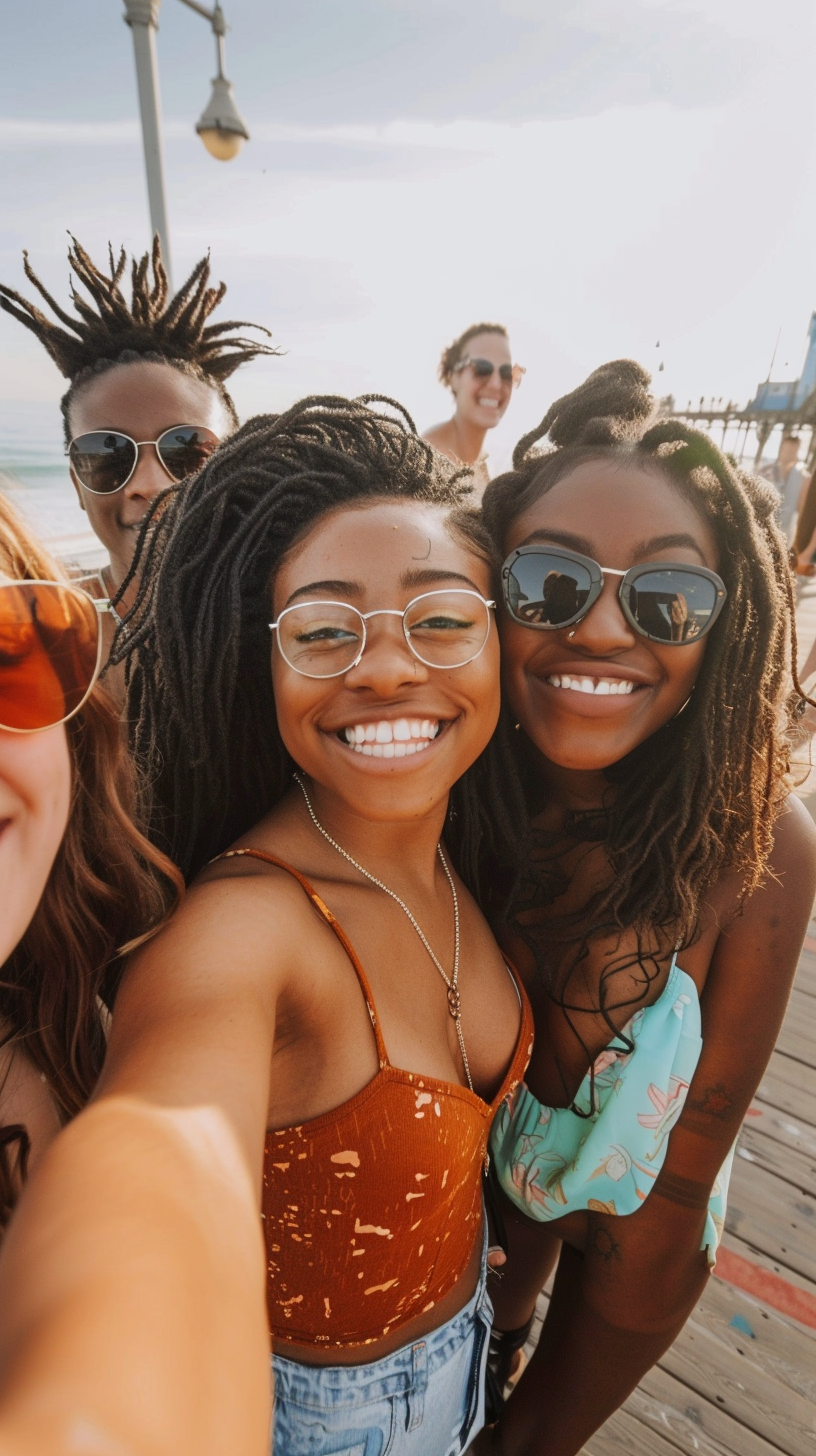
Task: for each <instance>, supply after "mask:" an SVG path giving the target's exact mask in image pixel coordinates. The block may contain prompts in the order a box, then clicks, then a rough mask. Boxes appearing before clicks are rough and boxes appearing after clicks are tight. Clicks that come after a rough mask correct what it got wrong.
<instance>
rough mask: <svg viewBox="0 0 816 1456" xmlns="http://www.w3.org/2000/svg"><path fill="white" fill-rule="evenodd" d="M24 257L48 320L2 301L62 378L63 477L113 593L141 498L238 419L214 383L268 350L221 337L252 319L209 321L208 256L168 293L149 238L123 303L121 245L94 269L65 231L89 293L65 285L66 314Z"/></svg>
mask: <svg viewBox="0 0 816 1456" xmlns="http://www.w3.org/2000/svg"><path fill="white" fill-rule="evenodd" d="M23 257H24V260H25V261H24V267H25V273H26V277H27V278H28V279H29V282H30V283H32V284H33V285H34V287H35V288H36V289H37V290H38V292H39V293H40V294H41V296H42V298H43V299H44V300H45V302H46V303H47V304H48V305H49V307H50V308H51V310H52V312H53V313H54V315H55V317H56V320H57V321H55V320H53V319H49V318H48V317H47V316H46V315H45V314H44V313H42V312H41V310H40V309H39V308H37V307H36V305H35V304H33V303H31V302H29V301H28V300H27V299H25V298H23V297H22V296H21V295H20V294H19V293H17V292H16V291H15V290H14V289H13V288H8V287H6V286H5V285H4V284H0V307H2V308H3V309H5V311H6V313H9V314H11V315H12V317H13V318H16V319H18V320H19V322H20V323H21V324H23V325H24V326H25V327H26V328H27V329H29V330H30V331H31V333H33V334H34V336H35V338H37V339H39V341H40V343H41V344H42V345H43V346H44V348H45V349H46V350H47V352H48V354H49V355H50V356H51V358H52V359H53V361H54V363H55V364H56V366H57V368H58V369H59V371H60V373H61V374H63V375H64V376H65V378H66V379H68V380H69V381H70V384H69V388H68V391H67V393H66V394H65V395H64V396H63V398H62V400H61V404H60V408H61V410H62V419H63V425H64V431H65V446H66V451H67V453H68V457H69V461H70V466H69V468H70V475H71V480H72V482H73V486H74V489H75V491H76V493H77V497H78V499H79V504H80V506H81V507H82V509H83V511H86V512H87V515H88V519H89V521H90V523H91V526H92V528H93V530H94V532H95V533H96V535H97V536H98V537H99V540H100V541H101V542H102V544H103V546H105V548H106V549H107V551H108V553H109V562H108V565H107V566H106V567H105V568H104V569H103V572H102V579H103V585H104V590H105V593H106V595H107V596H108V597H110V598H115V597H116V594H117V593H118V592H119V590H120V589H121V587H122V585H123V582H124V581H125V579H126V577H127V575H128V572H129V570H130V564H131V561H132V558H133V552H134V548H135V543H136V536H137V533H138V530H139V527H140V525H141V522H142V520H143V518H144V515H145V513H146V511H147V509H148V507H149V506H150V503H151V501H153V500H154V499H155V497H156V496H157V495H158V494H159V493H160V492H161V491H163V490H166V488H167V487H168V486H169V485H172V484H173V483H174V482H175V481H178V480H182V479H184V478H185V477H186V476H188V475H191V474H192V473H193V472H194V471H196V470H198V469H199V468H200V466H201V465H203V463H204V461H205V460H206V459H207V457H208V456H209V455H211V454H212V452H213V450H214V449H215V447H216V445H217V444H218V442H219V440H222V439H224V438H225V436H227V435H229V434H231V433H232V431H233V429H235V427H236V426H237V424H238V416H237V414H236V411H235V406H234V404H233V402H232V400H231V398H230V396H229V394H228V393H227V390H226V388H225V385H224V381H225V380H226V379H228V378H229V377H230V375H231V374H233V373H234V372H235V370H236V369H237V368H238V367H239V366H240V365H241V364H244V363H247V362H248V361H249V360H251V359H254V358H256V356H257V355H259V354H274V353H276V352H277V351H276V350H275V349H273V348H272V347H271V346H269V345H267V344H264V343H261V342H256V341H254V340H250V339H246V338H243V337H242V336H241V335H240V334H235V333H233V332H231V331H232V330H235V329H241V328H245V327H252V328H260V327H261V326H260V325H246V324H244V323H237V322H234V321H228V322H224V323H216V324H213V323H208V319H209V318H210V315H211V314H212V313H213V311H214V309H215V308H216V307H217V305H218V304H219V303H220V302H221V299H222V298H223V297H224V294H225V292H226V284H225V283H220V284H219V285H218V286H217V287H215V286H212V287H211V286H210V282H209V280H210V262H209V257H205V258H202V259H200V261H199V262H198V263H197V264H196V266H195V268H194V269H193V271H192V273H191V274H190V276H189V278H188V279H187V281H186V283H184V284H183V285H182V287H181V288H180V289H179V290H178V292H177V293H176V294H175V295H174V296H173V297H172V298H171V297H169V296H168V292H169V290H168V282H167V274H166V272H165V270H164V266H163V264H162V260H161V250H160V247H159V239H158V236H157V237H156V238H155V239H154V241H153V250H152V254H148V253H145V254H144V256H143V257H141V258H139V259H137V258H133V259H132V262H131V269H130V274H131V300H130V303H129V304H128V302H127V299H126V298H125V295H124V293H123V291H122V288H121V284H122V280H123V278H124V275H125V271H126V268H127V255H126V253H125V250H124V248H122V249H121V251H120V253H119V257H118V258H116V259H115V258H114V254H113V250H112V249H111V250H110V254H109V263H110V268H109V272H108V273H104V272H102V271H101V270H100V269H99V268H97V267H96V266H95V264H94V263H93V262H92V261H91V259H90V258H89V256H88V254H87V253H86V252H85V249H84V248H83V247H81V245H80V244H79V243H78V242H77V241H76V239H75V238H72V240H71V247H70V248H69V251H68V262H69V264H70V266H71V267H72V269H73V270H74V273H75V275H76V277H77V279H78V280H79V282H80V283H81V284H82V286H83V287H84V288H85V290H86V291H87V293H88V294H89V295H90V299H91V302H90V303H89V302H88V301H87V300H86V299H85V298H84V297H83V296H82V295H81V294H80V293H78V292H77V290H76V288H75V286H74V284H73V283H72V284H71V289H70V292H71V301H72V303H73V307H74V314H73V315H72V314H70V313H66V311H65V310H64V309H63V308H61V307H60V305H59V304H58V303H57V302H56V301H55V299H54V298H52V297H51V295H50V293H48V291H47V290H46V288H45V287H44V285H43V284H42V283H41V282H40V279H39V278H38V277H37V275H36V273H35V272H34V270H33V269H32V267H31V264H30V263H29V260H28V255H27V254H25V253H24V255H23ZM151 272H152V277H151ZM262 332H263V333H267V332H268V330H266V329H262Z"/></svg>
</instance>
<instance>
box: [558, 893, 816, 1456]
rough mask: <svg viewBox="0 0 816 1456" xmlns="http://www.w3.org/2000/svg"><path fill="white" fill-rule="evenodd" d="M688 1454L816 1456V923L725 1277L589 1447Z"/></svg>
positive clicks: (733, 1208)
mask: <svg viewBox="0 0 816 1456" xmlns="http://www.w3.org/2000/svg"><path fill="white" fill-rule="evenodd" d="M545 1310H546V1294H543V1295H542V1296H541V1299H540V1301H539V1314H540V1315H541V1316H542V1317H543V1314H544V1311H545ZM539 1328H540V1325H539V1323H538V1321H537V1322H536V1328H535V1329H534V1331H533V1336H532V1339H531V1341H530V1348H532V1346H533V1345H534V1343H535V1341H536V1339H537V1337H538V1329H539ZM678 1452H683V1453H688V1456H779V1453H780V1452H782V1453H785V1456H816V918H814V920H813V921H812V922H811V926H810V933H809V936H808V940H807V941H806V943H805V949H804V951H803V952H802V958H801V961H800V964H799V970H798V973H797V977H796V984H795V988H794V992H793V995H792V996H791V1002H790V1005H789V1007H788V1013H787V1016H786V1018H785V1024H784V1026H783V1029H782V1033H781V1035H780V1038H779V1042H778V1044H777V1048H776V1051H775V1052H774V1054H773V1057H772V1058H771V1062H770V1065H769V1067H768V1070H767V1073H766V1075H765V1076H764V1077H763V1079H762V1082H761V1084H760V1087H759V1090H758V1092H757V1096H756V1097H755V1099H754V1101H753V1103H752V1105H751V1108H750V1111H749V1114H748V1117H747V1118H746V1120H745V1124H744V1127H743V1130H742V1133H741V1134H740V1139H739V1143H738V1145H737V1157H736V1158H735V1160H734V1171H733V1175H732V1178H731V1190H730V1196H729V1207H728V1217H727V1219H726V1233H725V1236H724V1239H723V1245H722V1250H721V1254H720V1257H719V1259H718V1263H717V1270H716V1272H715V1274H714V1277H713V1278H712V1279H711V1280H710V1281H709V1284H708V1288H707V1289H706V1292H705V1294H704V1296H703V1298H702V1300H701V1301H700V1303H699V1305H698V1306H697V1309H696V1310H695V1311H694V1313H693V1315H692V1316H691V1318H690V1320H689V1321H688V1323H687V1325H686V1327H685V1329H684V1330H683V1332H682V1333H681V1334H680V1336H679V1337H678V1339H677V1340H676V1341H675V1343H674V1345H673V1346H672V1348H671V1349H670V1350H669V1351H668V1353H667V1354H666V1355H665V1356H664V1357H663V1359H662V1360H661V1361H660V1363H659V1364H658V1365H657V1366H656V1367H655V1369H654V1370H652V1371H650V1373H649V1374H648V1375H647V1376H646V1378H645V1379H644V1380H643V1381H642V1382H641V1384H640V1386H639V1387H638V1389H637V1390H636V1391H635V1392H634V1394H633V1395H632V1396H630V1398H629V1400H628V1401H627V1402H626V1404H625V1405H624V1407H623V1408H622V1410H620V1411H618V1412H617V1414H616V1415H614V1416H613V1417H612V1419H611V1420H609V1421H607V1423H606V1425H605V1426H604V1427H603V1428H602V1430H600V1431H599V1432H598V1433H597V1435H595V1436H593V1438H592V1440H591V1441H590V1442H589V1443H588V1445H587V1446H585V1448H584V1456H678Z"/></svg>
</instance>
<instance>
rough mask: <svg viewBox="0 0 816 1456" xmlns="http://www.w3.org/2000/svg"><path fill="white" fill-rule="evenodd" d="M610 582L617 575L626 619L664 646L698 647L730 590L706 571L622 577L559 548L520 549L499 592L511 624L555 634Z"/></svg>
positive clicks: (663, 565)
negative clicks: (695, 644)
mask: <svg viewBox="0 0 816 1456" xmlns="http://www.w3.org/2000/svg"><path fill="white" fill-rule="evenodd" d="M605 576H619V577H620V578H621V583H620V587H619V588H618V599H619V601H620V604H621V610H622V612H623V615H624V617H625V618H626V620H627V622H628V623H629V625H630V626H631V627H634V629H635V631H636V632H639V633H640V635H641V636H642V637H648V639H649V641H650V642H661V643H663V645H664V646H666V647H669V646H671V647H682V646H685V645H686V644H688V643H690V642H699V641H700V638H701V637H704V636H705V634H706V632H710V630H711V628H712V627H713V626H714V623H715V622H716V620H717V618H718V616H719V615H720V612H721V611H722V609H723V607H724V605H725V599H726V596H727V592H726V589H725V583H724V582H723V581H722V580H721V579H720V577H719V576H717V573H716V572H714V571H709V570H708V569H707V567H705V566H686V565H685V564H682V563H679V562H673V561H644V562H642V563H641V564H640V565H639V566H630V568H629V570H628V571H617V570H615V569H614V568H613V567H611V566H599V565H598V562H597V561H593V560H592V558H591V557H590V556H581V555H580V553H579V552H577V551H565V550H563V549H562V548H561V547H559V546H520V547H519V548H518V550H517V551H513V552H512V553H511V555H510V556H508V558H507V560H506V561H505V563H504V566H503V567H502V590H503V593H504V600H505V603H506V605H507V610H508V612H509V613H510V616H511V617H512V618H513V621H514V622H520V623H521V625H522V626H523V627H533V628H535V629H536V630H537V631H542V632H557V631H560V629H561V628H562V627H572V626H573V625H574V624H575V623H576V622H580V621H581V620H582V619H583V618H584V617H585V616H586V614H587V612H588V611H589V609H590V607H592V606H593V605H594V604H595V602H597V600H598V598H599V596H600V595H601V592H602V591H603V584H604V577H605Z"/></svg>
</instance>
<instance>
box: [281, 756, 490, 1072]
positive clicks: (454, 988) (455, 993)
mask: <svg viewBox="0 0 816 1456" xmlns="http://www.w3.org/2000/svg"><path fill="white" fill-rule="evenodd" d="M295 783H296V784H297V786H298V788H299V789H300V792H301V793H302V795H303V797H304V799H305V800H306V808H307V809H308V811H309V818H310V819H311V821H312V823H313V824H314V827H315V829H318V830H319V831H320V833H321V834H322V835H323V838H324V839H325V840H327V842H328V843H329V844H330V845H331V847H332V849H336V850H337V853H338V854H342V856H343V859H346V860H348V862H349V864H350V865H353V866H354V868H355V869H356V870H358V871H359V873H360V874H361V875H364V876H365V878H366V879H367V880H370V881H371V883H372V885H376V886H377V889H378V890H384V891H385V893H386V895H390V896H391V899H392V900H396V902H397V904H398V905H399V907H400V909H401V910H402V911H404V913H405V914H406V915H407V916H408V919H409V920H410V922H411V924H412V925H413V927H414V930H415V931H416V933H417V935H418V936H419V938H420V940H421V941H422V944H423V945H424V947H425V949H426V951H427V952H428V955H429V956H430V958H431V960H432V961H433V963H434V965H435V966H436V969H437V970H438V972H439V974H440V976H441V977H442V980H443V981H444V982H445V985H446V986H447V988H448V1011H449V1012H450V1014H451V1016H452V1017H453V1022H454V1026H455V1027H456V1035H457V1038H458V1040H459V1050H460V1052H461V1053H462V1062H463V1064H464V1068H465V1076H466V1077H467V1084H468V1087H469V1088H470V1090H471V1092H474V1091H475V1088H474V1086H473V1079H472V1077H471V1075H470V1063H469V1061H468V1056H467V1052H466V1051H465V1038H464V1037H463V1035H462V999H461V996H460V994H459V896H458V895H457V893H456V886H455V884H454V883H453V875H452V874H451V872H450V870H449V869H448V862H447V860H446V859H445V856H444V854H443V852H442V845H441V844H438V845H437V846H436V852H437V854H438V855H439V859H440V862H441V865H442V868H443V870H444V871H445V875H446V877H447V881H448V884H449V885H450V888H451V896H452V897H453V975H452V976H448V975H446V974H445V972H444V970H443V969H442V966H441V965H440V962H439V958H438V957H437V956H436V955H435V953H434V952H433V950H432V949H431V947H430V945H429V944H428V941H427V938H426V936H425V932H424V931H423V929H422V926H421V925H420V924H419V921H418V920H417V919H416V917H415V916H414V915H413V914H412V913H411V911H410V910H409V909H408V906H407V905H406V903H405V901H404V900H401V899H400V897H399V895H397V894H396V893H395V891H394V890H391V889H389V888H388V885H384V884H383V882H382V880H378V879H377V876H376V875H372V873H371V871H370V870H367V869H365V868H364V866H363V865H361V864H359V863H358V861H357V860H356V859H354V858H353V857H352V856H351V855H350V854H349V852H348V850H347V849H344V848H343V846H342V844H338V843H337V840H336V839H332V837H331V835H330V834H329V832H328V830H326V829H324V828H323V825H322V824H321V822H320V820H319V819H318V817H317V815H316V814H315V811H314V809H313V808H312V801H311V799H310V798H309V795H308V794H307V792H306V785H305V784H304V782H303V780H302V779H301V777H300V775H299V774H295Z"/></svg>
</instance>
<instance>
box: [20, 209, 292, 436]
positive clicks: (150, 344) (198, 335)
mask: <svg viewBox="0 0 816 1456" xmlns="http://www.w3.org/2000/svg"><path fill="white" fill-rule="evenodd" d="M108 251H109V266H110V272H109V273H108V274H105V273H102V272H101V271H100V270H99V269H98V268H97V267H96V265H95V264H94V263H92V262H91V259H90V258H89V257H88V254H87V253H86V252H85V249H84V248H83V247H82V246H81V244H80V243H78V242H77V240H76V238H74V237H72V238H71V246H70V248H69V249H68V262H69V264H70V266H71V268H72V269H73V270H74V273H75V274H76V276H77V278H78V279H79V282H80V283H81V284H82V285H83V287H84V288H85V290H86V292H87V293H88V294H89V295H90V299H91V302H90V303H88V301H87V300H86V299H85V298H83V297H82V295H81V294H79V293H78V292H77V290H76V288H75V287H74V284H73V281H72V282H71V285H70V292H71V302H72V303H73V306H74V316H71V314H69V313H66V312H65V310H64V309H63V308H61V307H60V305H59V304H58V303H57V302H56V300H55V299H54V298H52V297H51V294H50V293H49V292H48V291H47V289H46V288H45V286H44V285H43V284H42V283H41V282H40V280H39V278H38V277H37V275H36V273H35V272H34V270H33V268H32V267H31V264H30V263H29V261H28V253H26V252H24V253H23V260H24V264H23V266H24V268H25V274H26V277H27V278H28V280H29V282H30V283H32V284H33V285H34V287H35V288H36V289H37V291H38V292H39V294H40V295H41V297H42V298H43V299H44V300H45V302H46V303H47V304H48V306H49V307H50V308H51V310H52V312H53V313H54V314H55V315H56V318H57V319H58V320H59V323H55V322H54V321H53V320H52V319H49V318H47V317H46V315H45V314H44V313H42V312H41V311H40V309H39V308H37V307H36V305H35V304H33V303H30V302H29V301H28V299H25V298H23V297H22V295H21V294H19V293H17V292H16V291H15V290H14V289H13V288H8V287H6V285H5V284H3V283H0V308H3V309H5V311H6V313H10V314H11V316H12V318H16V319H17V320H18V321H19V322H20V323H21V324H23V325H24V326H25V328H27V329H30V331H31V333H32V334H34V336H35V338H37V339H39V341H40V343H41V344H42V345H43V347H44V348H45V349H46V350H47V352H48V353H49V354H50V356H51V358H52V359H53V361H54V363H55V364H56V366H57V368H58V369H59V371H60V373H61V374H63V375H64V376H65V378H66V379H69V380H70V382H71V383H70V388H69V389H68V392H67V393H66V394H65V395H64V396H63V398H62V400H61V401H60V408H61V410H62V418H63V424H64V428H65V443H66V445H67V444H68V443H70V439H71V428H70V425H69V418H68V417H69V412H70V408H71V402H72V400H73V398H74V396H75V394H76V393H77V390H79V389H81V388H82V386H83V385H84V384H87V382H88V381H89V380H90V379H93V378H94V377H95V376H96V375H99V374H103V373H105V372H106V370H108V369H113V368H115V366H116V365H117V364H133V363H136V362H137V361H139V360H141V359H145V360H148V361H149V362H151V363H161V364H170V365H172V366H173V368H175V369H179V370H181V372H182V373H184V374H190V375H192V376H193V377H194V378H196V379H201V380H203V381H204V383H206V384H209V385H210V386H211V387H212V388H213V389H214V390H215V391H216V393H217V394H218V395H220V397H221V399H222V400H223V402H224V405H225V407H226V409H227V412H228V414H229V416H230V419H231V420H232V422H233V424H236V425H237V423H238V416H237V414H236V411H235V405H234V404H233V402H232V400H231V398H230V396H229V394H228V393H227V391H226V389H225V387H224V380H225V379H228V378H229V376H230V375H231V374H233V373H234V372H235V370H236V369H237V368H238V367H239V366H240V365H241V364H246V363H248V362H249V360H250V359H254V358H256V357H257V355H259V354H277V352H278V350H277V349H274V348H272V347H271V345H269V344H264V343H261V342H260V341H256V340H254V339H246V338H243V337H242V336H241V335H240V334H235V333H233V332H232V330H235V329H244V328H253V329H260V331H261V333H264V334H268V333H269V330H268V329H264V328H262V326H261V325H260V324H247V323H245V322H237V321H235V320H229V321H227V322H224V323H218V324H208V323H207V320H208V318H209V317H210V314H211V313H212V312H213V310H214V309H215V308H217V306H218V304H219V303H220V302H221V299H222V298H223V297H224V294H225V293H226V291H227V285H226V283H219V284H218V285H217V287H215V286H214V287H210V283H209V280H210V260H209V256H208V257H205V258H201V259H200V260H199V262H198V263H196V265H195V268H194V269H193V271H192V273H191V274H190V276H189V278H188V279H187V281H186V283H183V284H182V286H181V288H180V289H179V290H178V292H177V293H176V294H175V295H174V296H173V297H172V298H170V297H169V286H168V282H167V274H166V272H165V270H164V265H163V264H162V259H161V247H160V244H159V239H158V235H157V236H156V237H155V238H154V239H153V248H152V252H151V253H145V254H144V255H143V257H141V258H138V259H137V258H133V259H132V261H131V268H130V284H131V301H130V303H129V304H128V302H127V300H126V298H125V296H124V293H123V292H122V289H121V287H120V284H121V282H122V279H123V277H124V274H125V271H126V268H127V254H126V252H125V249H124V248H122V249H121V250H120V252H119V257H118V258H117V259H115V258H114V255H113V249H112V248H110V247H109V250H108ZM151 272H152V281H151V277H150V274H151ZM60 324H64V325H65V327H64V328H60V326H59V325H60Z"/></svg>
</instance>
